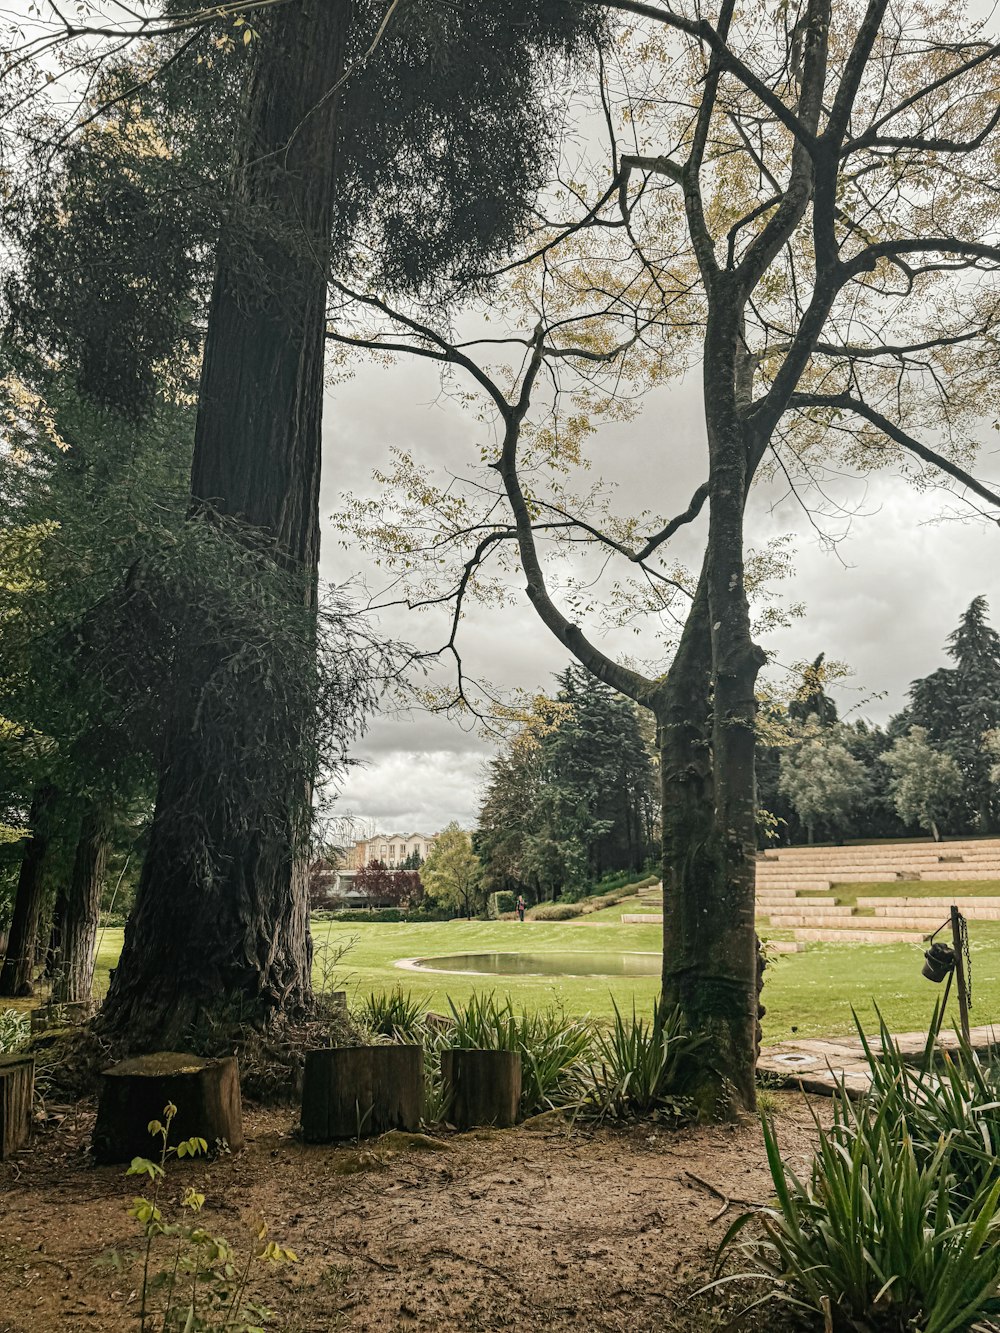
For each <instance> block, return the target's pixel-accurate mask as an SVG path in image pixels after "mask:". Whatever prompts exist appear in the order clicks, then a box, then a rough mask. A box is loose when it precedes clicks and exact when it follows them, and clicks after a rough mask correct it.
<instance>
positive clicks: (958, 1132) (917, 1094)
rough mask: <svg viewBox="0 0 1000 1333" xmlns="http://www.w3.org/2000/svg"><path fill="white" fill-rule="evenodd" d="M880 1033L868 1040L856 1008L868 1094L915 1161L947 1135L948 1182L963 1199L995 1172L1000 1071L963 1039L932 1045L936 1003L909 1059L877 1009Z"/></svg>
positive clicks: (999, 1146) (937, 1025)
mask: <svg viewBox="0 0 1000 1333" xmlns="http://www.w3.org/2000/svg"><path fill="white" fill-rule="evenodd" d="M876 1013H878V1019H879V1037H878V1042H877V1044H873V1043H872V1042H871V1041H869V1039H868V1037H866V1035H865V1033H864V1030H863V1029H862V1027H861V1024H860V1023H859V1022H858V1019H857V1015H855V1020H854V1021H855V1025H856V1026H857V1029H858V1034H859V1036H860V1038H861V1044H862V1046H863V1047H864V1050H865V1056H866V1058H867V1061H868V1066H869V1069H870V1070H871V1079H872V1091H871V1097H872V1101H873V1103H874V1104H875V1105H877V1106H878V1107H879V1108H880V1109H881V1110H882V1111H883V1112H884V1114H885V1117H886V1121H887V1123H888V1124H889V1125H891V1126H892V1128H893V1130H894V1132H895V1134H896V1135H897V1137H901V1136H902V1134H903V1133H904V1132H905V1133H906V1134H908V1135H909V1138H910V1140H911V1142H912V1144H913V1150H914V1152H915V1154H916V1156H917V1160H918V1161H920V1162H924V1161H926V1160H928V1159H929V1158H930V1157H931V1156H932V1155H933V1153H934V1152H935V1151H936V1149H937V1145H938V1141H939V1140H940V1138H941V1137H942V1136H943V1135H944V1136H947V1137H948V1139H949V1144H950V1151H951V1159H952V1162H953V1164H954V1171H955V1189H956V1191H957V1192H958V1193H959V1194H960V1195H961V1197H962V1198H964V1199H965V1200H966V1201H970V1200H971V1199H972V1198H973V1197H974V1195H975V1194H976V1192H977V1191H978V1190H979V1189H980V1187H981V1186H983V1185H985V1184H991V1183H992V1182H993V1180H994V1179H995V1178H996V1175H997V1160H998V1157H1000V1074H998V1068H997V1065H996V1063H995V1062H994V1061H992V1060H991V1061H987V1062H986V1063H984V1062H983V1061H982V1060H981V1059H980V1057H979V1056H978V1055H977V1054H976V1052H975V1051H974V1050H973V1049H972V1048H971V1046H969V1045H968V1043H967V1042H966V1041H965V1040H964V1039H963V1038H961V1037H960V1038H959V1041H958V1046H957V1048H955V1049H952V1050H943V1049H942V1048H941V1047H940V1046H939V1045H938V1038H939V1036H940V1031H941V1025H942V1022H943V1019H944V1009H943V1007H942V1006H940V1005H938V1006H936V1007H935V1010H934V1013H933V1016H932V1018H931V1023H930V1027H929V1029H928V1033H927V1041H926V1043H925V1045H924V1048H923V1051H922V1052H921V1055H920V1058H919V1060H918V1061H917V1062H916V1063H915V1064H909V1063H908V1062H907V1061H906V1059H905V1058H904V1057H903V1055H902V1053H901V1051H900V1049H899V1045H898V1044H897V1042H896V1041H895V1039H894V1038H893V1036H892V1034H891V1032H890V1031H889V1029H888V1027H887V1025H886V1022H885V1019H884V1018H883V1017H882V1014H881V1013H880V1012H879V1011H878V1009H877V1008H876Z"/></svg>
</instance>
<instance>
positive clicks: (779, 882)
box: [757, 868, 920, 888]
mask: <svg viewBox="0 0 1000 1333" xmlns="http://www.w3.org/2000/svg"><path fill="white" fill-rule="evenodd" d="M907 874H908V875H909V876H910V877H911V878H916V877H918V876H919V874H920V872H919V871H918V870H910V871H905V870H886V869H884V868H871V869H869V870H824V871H823V872H822V873H820V872H818V871H812V870H809V871H806V872H805V873H803V874H800V875H798V874H788V873H785V874H781V875H762V874H761V873H760V871H759V870H758V872H757V883H758V884H767V885H773V886H774V887H775V888H791V887H793V886H794V885H796V884H852V883H853V884H863V883H864V882H865V881H866V880H871V881H872V882H874V883H878V884H892V883H893V882H894V881H895V880H897V879H900V878H901V877H902V876H904V875H907Z"/></svg>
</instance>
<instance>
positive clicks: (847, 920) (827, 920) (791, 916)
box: [770, 908, 940, 930]
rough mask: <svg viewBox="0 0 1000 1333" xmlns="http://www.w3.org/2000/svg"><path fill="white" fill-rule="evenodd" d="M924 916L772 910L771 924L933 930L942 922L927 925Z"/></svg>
mask: <svg viewBox="0 0 1000 1333" xmlns="http://www.w3.org/2000/svg"><path fill="white" fill-rule="evenodd" d="M925 919H926V918H924V917H916V916H914V917H912V918H911V917H909V916H906V915H902V916H901V918H899V919H897V918H895V917H884V916H852V914H851V909H850V908H847V909H846V910H845V911H844V912H843V913H838V912H830V911H826V912H772V913H771V914H770V921H771V925H772V926H773V928H774V929H775V930H792V929H795V928H797V927H799V926H815V927H816V928H817V930H837V929H841V928H842V929H846V930H850V929H852V928H853V927H855V926H856V927H858V928H859V929H864V930H896V929H899V928H900V927H901V926H904V925H905V926H908V927H909V928H910V929H912V930H924V929H928V930H933V929H934V927H935V925H939V924H940V922H939V921H938V920H937V919H936V918H932V919H931V925H929V926H927V927H925V926H924V924H923V922H924V920H925Z"/></svg>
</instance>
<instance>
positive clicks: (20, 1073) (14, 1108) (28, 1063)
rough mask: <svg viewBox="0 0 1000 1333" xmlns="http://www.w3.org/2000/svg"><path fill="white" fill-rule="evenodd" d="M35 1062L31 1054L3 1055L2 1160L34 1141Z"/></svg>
mask: <svg viewBox="0 0 1000 1333" xmlns="http://www.w3.org/2000/svg"><path fill="white" fill-rule="evenodd" d="M34 1087H35V1062H34V1060H33V1059H32V1058H31V1056H30V1055H0V1161H2V1160H3V1159H4V1158H5V1157H9V1156H10V1155H11V1153H15V1152H18V1151H19V1150H20V1149H21V1148H24V1147H26V1146H27V1143H28V1140H29V1139H30V1138H31V1095H32V1092H33V1091H34Z"/></svg>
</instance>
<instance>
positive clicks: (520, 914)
mask: <svg viewBox="0 0 1000 1333" xmlns="http://www.w3.org/2000/svg"><path fill="white" fill-rule="evenodd" d="M524 908H525V902H524V894H523V893H519V894H518V895H517V919H518V921H523V920H524Z"/></svg>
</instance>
